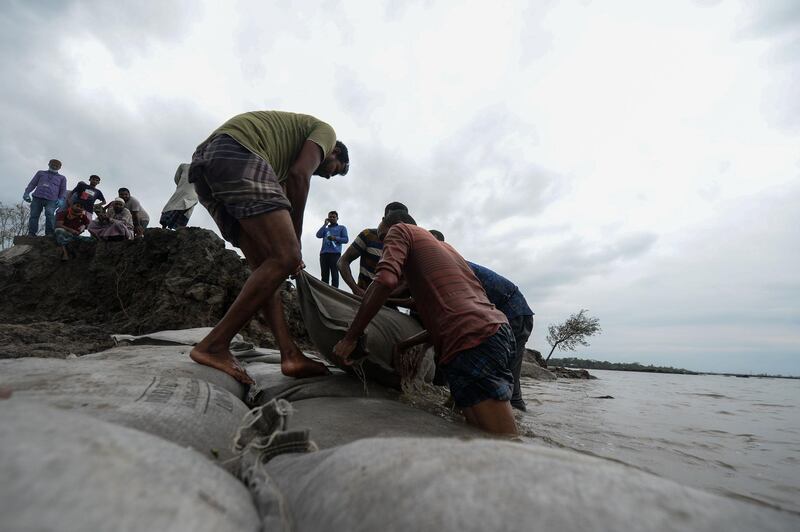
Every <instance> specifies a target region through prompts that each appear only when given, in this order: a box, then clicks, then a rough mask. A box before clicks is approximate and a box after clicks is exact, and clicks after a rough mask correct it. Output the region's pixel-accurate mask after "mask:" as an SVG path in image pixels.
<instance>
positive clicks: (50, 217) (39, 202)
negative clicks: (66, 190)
mask: <svg viewBox="0 0 800 532" xmlns="http://www.w3.org/2000/svg"><path fill="white" fill-rule="evenodd" d="M57 205H58V201H57V200H46V199H43V198H37V197H36V196H33V197H32V198H31V217H30V219H29V220H28V234H29V235H30V236H36V233H38V232H39V217H40V216H41V215H42V211H44V234H46V235H52V234H53V232H54V231H55V229H56V206H57Z"/></svg>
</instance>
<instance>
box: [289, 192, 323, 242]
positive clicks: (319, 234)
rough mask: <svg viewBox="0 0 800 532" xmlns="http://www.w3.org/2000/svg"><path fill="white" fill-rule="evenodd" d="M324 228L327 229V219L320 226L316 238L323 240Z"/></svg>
mask: <svg viewBox="0 0 800 532" xmlns="http://www.w3.org/2000/svg"><path fill="white" fill-rule="evenodd" d="M290 201H291V200H290ZM326 227H328V219H327V218H326V219H325V223H324V224H322V227H320V228H319V231H317V238H325V228H326Z"/></svg>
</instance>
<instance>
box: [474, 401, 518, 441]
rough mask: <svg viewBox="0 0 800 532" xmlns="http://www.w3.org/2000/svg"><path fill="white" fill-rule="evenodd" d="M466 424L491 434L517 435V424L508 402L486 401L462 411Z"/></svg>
mask: <svg viewBox="0 0 800 532" xmlns="http://www.w3.org/2000/svg"><path fill="white" fill-rule="evenodd" d="M462 412H464V417H465V418H467V423H469V424H470V425H475V426H476V427H478V428H480V429H483V430H485V431H486V432H491V433H492V434H509V435H513V436H516V435H517V423H516V421H514V412H513V411H512V410H511V403H510V402H508V401H497V400H495V399H487V400H485V401H481V402H480V403H478V404H476V405H473V406H470V407H467V408H464V409H462Z"/></svg>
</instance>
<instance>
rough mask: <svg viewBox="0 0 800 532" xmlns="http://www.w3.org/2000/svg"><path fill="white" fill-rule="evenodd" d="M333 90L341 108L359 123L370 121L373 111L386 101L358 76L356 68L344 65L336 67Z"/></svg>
mask: <svg viewBox="0 0 800 532" xmlns="http://www.w3.org/2000/svg"><path fill="white" fill-rule="evenodd" d="M333 90H334V94H335V95H336V99H337V100H338V101H339V103H340V104H341V106H342V108H343V110H344V111H346V112H347V114H348V115H349V116H350V117H353V118H354V119H356V121H358V122H359V123H370V122H371V121H372V120H371V115H372V113H373V111H374V110H375V109H376V107H378V106H380V105H382V104H383V103H384V102H385V101H386V100H385V98H384V97H383V95H382V94H381V93H379V92H378V91H375V90H372V89H370V88H369V85H368V84H367V83H365V82H364V81H362V80H361V79H360V78H359V77H358V73H357V72H356V70H354V69H353V68H351V67H349V66H346V65H342V66H339V67H338V68H337V70H336V80H335V83H334V87H333Z"/></svg>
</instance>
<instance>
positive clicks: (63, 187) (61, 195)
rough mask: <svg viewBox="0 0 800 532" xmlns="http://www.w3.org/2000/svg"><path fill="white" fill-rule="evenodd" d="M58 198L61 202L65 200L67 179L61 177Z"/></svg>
mask: <svg viewBox="0 0 800 532" xmlns="http://www.w3.org/2000/svg"><path fill="white" fill-rule="evenodd" d="M58 197H59V198H61V199H62V200H66V199H67V178H66V177H64V176H63V175H62V176H61V182H60V183H59V184H58Z"/></svg>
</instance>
